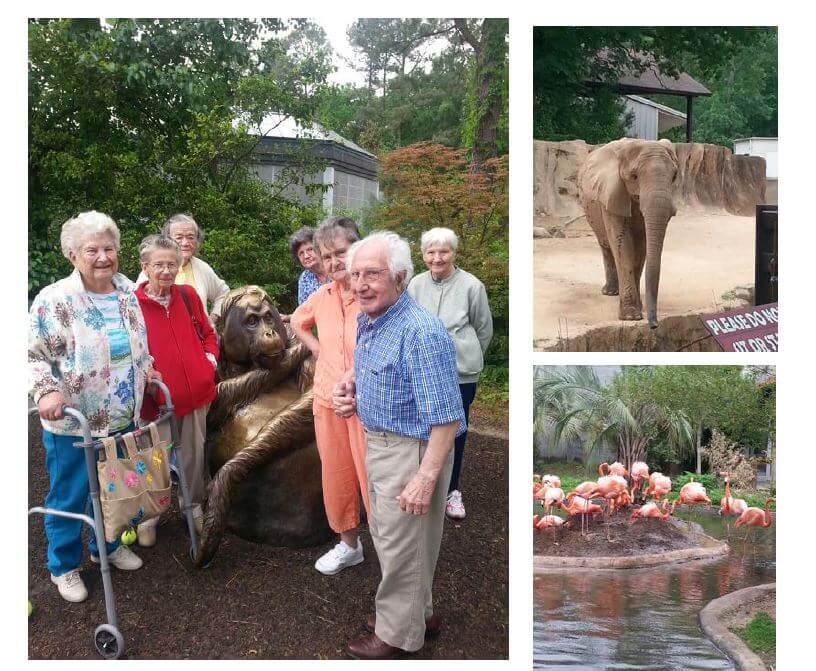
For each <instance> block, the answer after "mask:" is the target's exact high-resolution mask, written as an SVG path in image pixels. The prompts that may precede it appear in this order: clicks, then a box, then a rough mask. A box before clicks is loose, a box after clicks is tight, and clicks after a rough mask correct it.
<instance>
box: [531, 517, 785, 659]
mask: <svg viewBox="0 0 816 671" xmlns="http://www.w3.org/2000/svg"><path fill="white" fill-rule="evenodd" d="M696 520H697V521H699V522H700V524H701V525H702V526H703V528H704V529H705V531H706V533H708V534H710V535H712V536H715V537H718V538H724V537H725V536H726V534H727V533H728V532H727V529H726V527H725V524H724V523H723V520H722V519H721V518H719V517H717V516H714V515H700V516H697V518H696ZM731 527H732V528H731V530H730V542H731V554H730V555H728V556H727V557H724V558H722V559H716V560H709V561H697V562H689V563H686V564H675V565H670V566H668V567H665V566H664V567H662V568H649V569H634V570H628V571H583V572H580V573H571V574H570V573H561V572H554V573H553V574H551V575H546V576H539V577H536V579H535V581H534V584H533V592H534V600H535V618H534V632H533V641H534V643H533V645H534V653H533V657H534V668H536V669H561V668H568V667H571V668H574V669H581V671H584V670H586V671H612V670H617V669H643V670H653V671H671V670H675V669H676V670H678V671H680V670H682V671H694V670H697V669H701V670H702V669H733V668H734V666H733V664H732V663H731V662H730V661H729V660H728V659H727V658H726V657H725V655H723V654H722V653H721V652H720V651H719V650H717V648H715V647H714V645H712V644H711V643H710V642H709V640H708V639H707V638H706V637H705V636H704V635H703V633H702V631H701V630H700V625H699V622H698V619H697V614H698V613H699V611H700V609H701V608H702V607H703V606H705V604H707V603H708V602H709V601H710V600H711V599H714V598H716V597H718V596H722V595H723V594H726V593H728V592H733V591H734V590H737V589H741V588H743V587H749V586H751V585H756V584H759V583H766V582H773V581H774V580H775V579H776V558H775V549H776V543H775V527H773V526H772V527H771V528H770V529H757V530H756V533H755V534H754V536H753V539H752V537H751V536H749V540H748V542H747V543H743V538H744V537H745V532H744V530H742V529H740V530H736V531H735V530H734V528H733V520H732V524H731Z"/></svg>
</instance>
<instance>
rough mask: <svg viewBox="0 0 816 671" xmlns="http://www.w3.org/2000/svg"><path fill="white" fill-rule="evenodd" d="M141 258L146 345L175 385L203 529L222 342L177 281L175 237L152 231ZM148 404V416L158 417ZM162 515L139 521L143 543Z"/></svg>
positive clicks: (184, 453) (184, 452)
mask: <svg viewBox="0 0 816 671" xmlns="http://www.w3.org/2000/svg"><path fill="white" fill-rule="evenodd" d="M139 260H140V261H141V264H142V270H143V271H144V272H145V274H146V275H147V281H146V282H142V283H141V284H140V285H139V286H138V288H137V289H136V297H137V298H138V300H139V306H140V307H141V308H142V314H143V315H144V319H145V326H146V327H147V344H148V349H149V351H150V354H151V355H152V356H153V359H154V363H153V366H154V367H155V368H156V370H158V371H161V374H162V378H163V380H164V382H165V384H166V385H167V386H168V388H169V389H170V394H171V397H172V399H173V405H174V407H175V413H176V417H177V418H178V422H179V437H180V438H179V442H180V444H179V445H178V446H177V447H178V448H179V449H178V452H177V454H178V457H179V460H180V461H181V464H180V466H181V468H183V469H184V474H185V476H186V480H187V483H188V486H189V492H190V499H191V500H190V501H189V502H188V505H192V507H193V520H194V521H195V524H196V528H197V530H198V532H199V533H201V524H202V517H203V516H202V510H201V503H202V501H203V499H204V494H205V483H204V477H205V469H206V463H205V460H204V438H205V436H206V430H207V410H208V409H209V407H210V403H212V401H213V399H214V398H215V368H216V366H217V365H218V342H217V338H216V335H215V332H214V331H213V329H212V327H211V326H210V322H209V320H208V319H207V314H206V312H205V311H204V306H203V305H202V304H201V299H200V298H199V297H198V294H197V293H196V292H195V290H194V289H192V288H191V287H188V286H185V285H177V284H176V283H175V282H176V274H177V273H178V270H179V267H180V266H181V250H180V249H179V246H178V244H176V242H175V241H174V240H172V239H171V238H167V237H163V236H161V235H150V236H148V237H146V238H145V239H144V240H142V243H141V244H140V245H139ZM155 412H156V408H155V405H153V406H152V407H151V405H150V404H149V403H148V404H146V406H145V410H144V411H143V413H142V414H143V417H145V418H147V419H150V418H151V414H152V415H155ZM157 521H158V520H157V519H153V520H150V521H148V522H145V523H144V524H140V525H139V527H138V530H137V534H138V539H139V545H142V546H147V547H149V546H152V545H155V543H156V523H157Z"/></svg>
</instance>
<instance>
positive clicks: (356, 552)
mask: <svg viewBox="0 0 816 671" xmlns="http://www.w3.org/2000/svg"><path fill="white" fill-rule="evenodd" d="M363 559H365V557H363V544H362V543H361V542H360V539H359V538H358V539H357V547H356V548H353V547H351V546H350V545H346V544H345V543H344V542H343V541H340V542H339V543H338V544H337V545H335V546H334V547H333V548H332V549H331V550H329V551H328V552H327V553H326V554H324V555H323V556H322V557H321V558H320V559H318V560H317V561H316V562H315V568H316V569H317V570H318V571H320V572H321V573H322V574H324V575H334V574H335V573H340V571H342V570H343V569H344V568H346V567H348V566H357V564H362V563H363Z"/></svg>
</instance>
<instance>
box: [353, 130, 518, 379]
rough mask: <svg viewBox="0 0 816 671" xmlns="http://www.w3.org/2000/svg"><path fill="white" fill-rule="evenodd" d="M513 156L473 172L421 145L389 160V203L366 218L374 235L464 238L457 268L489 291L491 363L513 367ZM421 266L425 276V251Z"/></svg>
mask: <svg viewBox="0 0 816 671" xmlns="http://www.w3.org/2000/svg"><path fill="white" fill-rule="evenodd" d="M507 180H508V160H507V156H502V157H499V158H495V159H490V160H488V161H485V162H484V164H483V169H482V170H479V171H474V170H471V167H470V162H469V160H468V157H467V155H466V152H465V151H464V150H462V149H454V148H451V147H445V146H443V145H440V144H434V143H428V142H424V143H418V144H415V145H410V146H408V147H403V148H402V149H398V150H395V151H393V152H389V153H388V154H385V155H384V156H383V158H382V186H383V190H384V193H385V198H384V200H383V202H382V203H381V204H380V205H379V206H377V207H376V208H374V209H372V210H371V211H370V212H369V213H368V215H367V217H366V226H367V227H369V228H390V229H393V230H395V231H398V232H399V234H400V235H402V236H403V237H405V238H407V239H408V240H412V241H414V242H418V241H419V239H420V237H421V235H422V232H423V231H426V230H428V229H429V228H433V227H435V226H445V227H447V228H450V229H452V230H453V231H454V232H455V233H456V234H457V236H458V237H459V249H458V251H457V254H456V265H458V266H460V267H462V268H464V269H465V270H467V271H468V272H470V273H472V274H474V275H475V276H476V277H478V278H479V279H480V280H481V281H482V282H483V283H484V285H485V288H486V289H487V295H488V298H489V301H490V308H491V311H492V313H493V321H494V326H495V331H496V335H495V336H494V339H493V343H492V344H491V347H490V349H489V350H488V355H487V357H486V358H487V362H488V363H492V364H500V365H506V364H507V332H508V288H509V282H508V275H507V265H508V257H507V249H508V239H507V226H506V224H505V222H506V218H507V209H508V198H507ZM414 265H415V268H416V269H417V271H418V272H421V271H422V270H424V269H425V264H424V262H423V261H422V256H421V253H420V250H419V245H418V244H415V245H414Z"/></svg>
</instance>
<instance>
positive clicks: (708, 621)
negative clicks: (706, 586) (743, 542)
mask: <svg viewBox="0 0 816 671" xmlns="http://www.w3.org/2000/svg"><path fill="white" fill-rule="evenodd" d="M770 592H776V583H775V582H772V583H766V584H764V585H754V586H753V587H746V588H745V589H738V590H737V591H736V592H731V593H730V594H726V595H724V596H721V597H720V598H719V599H714V600H713V601H710V602H709V603H708V605H706V606H705V607H704V608H703V609H702V610H701V611H700V626H701V627H702V629H703V632H704V633H705V635H706V636H708V637H709V638H710V639H711V641H712V643H714V645H716V646H717V647H718V648H719V649H720V650H722V651H723V652H724V653H725V654H726V655H728V657H729V658H731V660H732V661H733V662H734V664H736V666H737V668H738V669H739V670H740V671H768V670H767V667H766V666H765V663H764V662H763V661H762V659H760V657H759V656H758V655H757V654H756V653H754V652H753V651H752V650H751V649H750V648H749V647H748V646H747V645H746V644H745V642H744V641H743V640H742V639H741V638H740V637H739V636H737V635H736V634H735V633H733V632H731V631H730V630H729V629H728V627H726V626H725V625H724V624H723V623H722V619H723V616H724V615H725V614H726V613H728V612H730V611H732V610H736V609H737V608H739V607H741V606H744V605H746V604H748V603H751V602H752V601H756V600H758V599H761V598H762V597H764V596H766V595H768V594H769V593H770Z"/></svg>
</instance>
